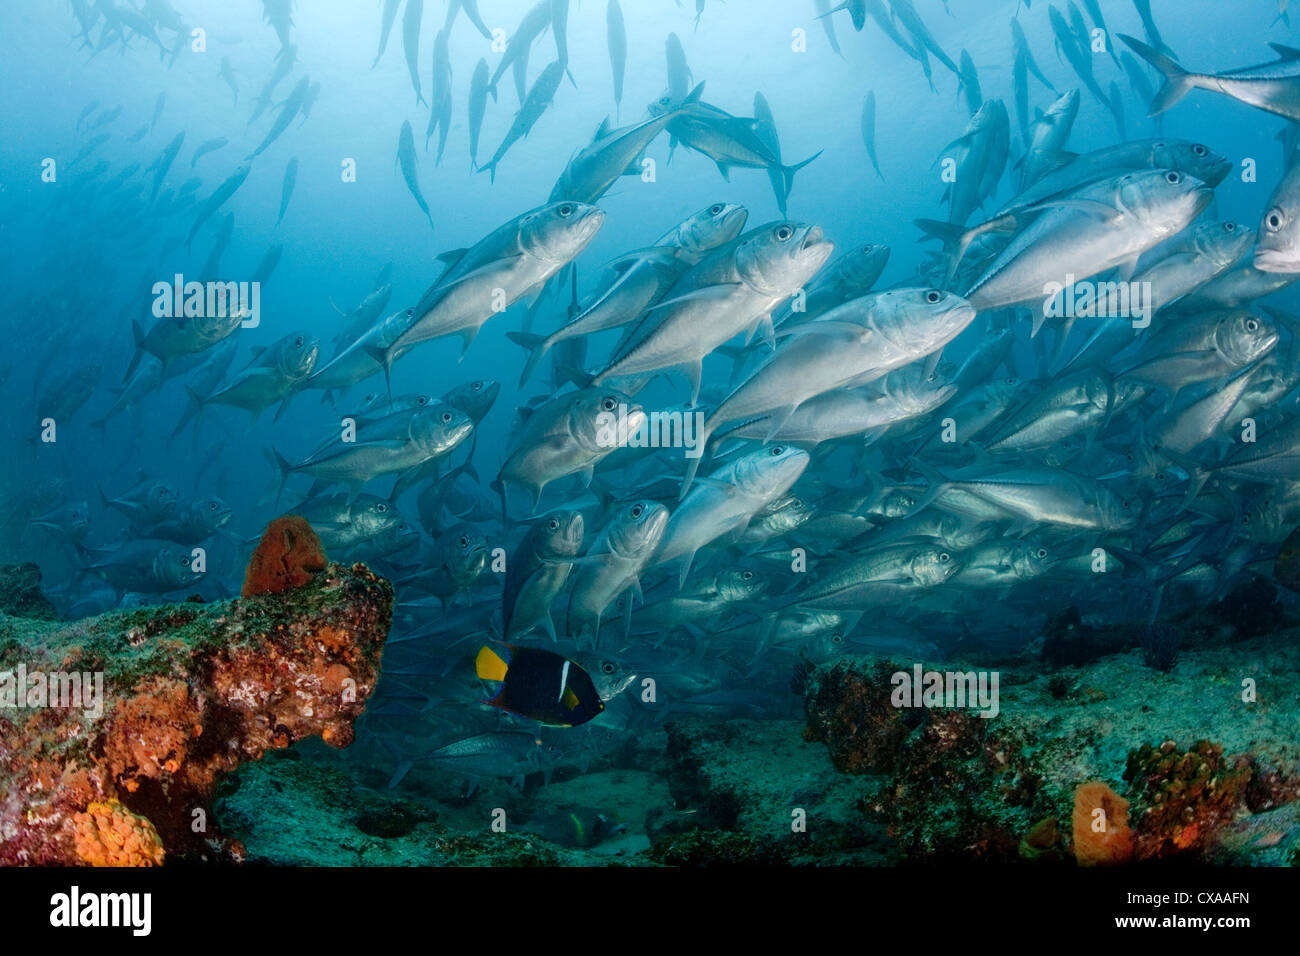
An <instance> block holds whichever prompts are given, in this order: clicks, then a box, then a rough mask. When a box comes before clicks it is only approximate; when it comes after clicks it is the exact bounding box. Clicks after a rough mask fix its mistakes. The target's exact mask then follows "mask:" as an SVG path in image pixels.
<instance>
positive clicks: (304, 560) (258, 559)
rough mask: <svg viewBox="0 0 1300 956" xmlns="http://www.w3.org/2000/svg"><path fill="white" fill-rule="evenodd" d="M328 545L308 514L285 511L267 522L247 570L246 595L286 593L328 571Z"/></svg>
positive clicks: (245, 578)
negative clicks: (284, 513)
mask: <svg viewBox="0 0 1300 956" xmlns="http://www.w3.org/2000/svg"><path fill="white" fill-rule="evenodd" d="M325 565H326V560H325V548H324V546H322V545H321V543H320V538H319V537H317V536H316V532H315V531H313V530H312V527H311V525H310V524H308V523H307V519H306V518H302V517H299V516H298V515H285V516H284V517H282V518H276V519H275V520H274V521H272V522H271V523H270V524H269V525H267V526H266V531H265V532H264V533H263V535H262V541H261V543H260V544H258V546H257V550H256V551H254V552H253V557H252V559H251V560H250V561H249V562H248V570H246V571H245V572H244V589H243V591H242V592H240V593H241V594H242V595H243V596H244V597H248V596H249V595H252V594H282V593H283V592H285V591H290V590H293V589H294V588H300V587H302V586H303V585H304V584H306V583H307V582H308V581H310V580H311V578H312V575H313V574H316V573H317V572H319V571H324V570H325Z"/></svg>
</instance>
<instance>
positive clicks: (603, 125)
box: [591, 116, 609, 143]
mask: <svg viewBox="0 0 1300 956" xmlns="http://www.w3.org/2000/svg"><path fill="white" fill-rule="evenodd" d="M608 135H609V117H608V116H606V117H605V118H604V119H603V120H601V121H600V125H599V126H597V127H596V135H595V136H593V137H592V138H591V141H592V142H593V143H596V142H599V141H600V140H602V139H604V138H605V137H606V136H608Z"/></svg>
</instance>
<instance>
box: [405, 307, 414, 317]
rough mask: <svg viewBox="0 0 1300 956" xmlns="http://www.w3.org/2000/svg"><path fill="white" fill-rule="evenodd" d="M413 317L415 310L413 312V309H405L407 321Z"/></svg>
mask: <svg viewBox="0 0 1300 956" xmlns="http://www.w3.org/2000/svg"><path fill="white" fill-rule="evenodd" d="M413 315H415V310H414V309H407V310H406V317H407V318H408V319H409V318H410V317H411V316H413Z"/></svg>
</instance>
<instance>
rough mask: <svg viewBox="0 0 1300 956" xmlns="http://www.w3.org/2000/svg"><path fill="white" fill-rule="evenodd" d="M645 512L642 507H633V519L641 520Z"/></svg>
mask: <svg viewBox="0 0 1300 956" xmlns="http://www.w3.org/2000/svg"><path fill="white" fill-rule="evenodd" d="M644 512H645V508H643V507H641V506H640V505H633V506H632V517H633V518H639V517H641V515H642V514H643V513H644Z"/></svg>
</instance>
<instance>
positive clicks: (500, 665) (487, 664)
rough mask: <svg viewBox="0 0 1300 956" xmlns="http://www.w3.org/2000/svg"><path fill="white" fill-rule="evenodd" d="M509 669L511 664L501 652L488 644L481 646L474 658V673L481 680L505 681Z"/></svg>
mask: <svg viewBox="0 0 1300 956" xmlns="http://www.w3.org/2000/svg"><path fill="white" fill-rule="evenodd" d="M507 670H509V665H508V664H507V663H506V661H505V659H504V658H502V657H501V655H500V654H498V653H497V652H496V651H494V650H492V648H491V647H489V646H488V645H486V644H484V645H483V646H482V647H481V648H479V652H478V656H477V657H475V658H474V673H475V674H477V675H478V677H479V679H480V680H493V681H503V680H505V679H506V671H507Z"/></svg>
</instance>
